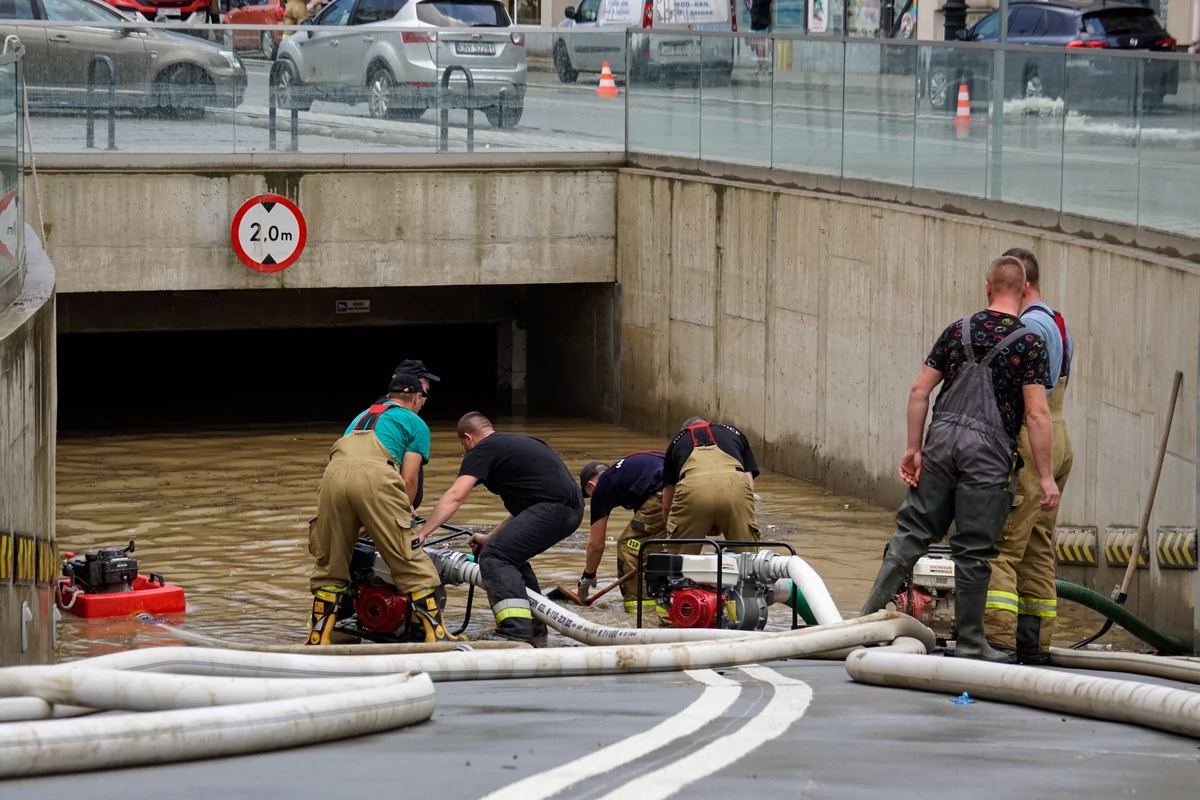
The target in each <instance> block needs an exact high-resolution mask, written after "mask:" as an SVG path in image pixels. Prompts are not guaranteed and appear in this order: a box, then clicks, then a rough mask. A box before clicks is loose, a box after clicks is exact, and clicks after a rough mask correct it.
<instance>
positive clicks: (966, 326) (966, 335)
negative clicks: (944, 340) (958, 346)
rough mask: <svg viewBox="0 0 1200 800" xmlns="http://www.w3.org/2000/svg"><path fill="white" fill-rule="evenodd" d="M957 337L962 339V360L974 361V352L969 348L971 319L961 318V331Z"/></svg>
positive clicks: (967, 317)
mask: <svg viewBox="0 0 1200 800" xmlns="http://www.w3.org/2000/svg"><path fill="white" fill-rule="evenodd" d="M959 336H960V338H961V339H962V346H963V358H967V357H970V359H971V360H972V361H974V360H975V351H974V350H973V349H972V348H971V318H970V317H969V316H966V317H963V320H962V331H961V333H960V334H959Z"/></svg>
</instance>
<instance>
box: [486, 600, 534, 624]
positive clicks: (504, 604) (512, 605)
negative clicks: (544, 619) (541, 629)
mask: <svg viewBox="0 0 1200 800" xmlns="http://www.w3.org/2000/svg"><path fill="white" fill-rule="evenodd" d="M492 614H494V615H495V617H496V624H500V623H501V622H504V620H506V619H510V618H511V619H533V611H531V610H530V608H529V601H528V600H519V599H516V598H514V599H512V600H501V601H500V602H499V603H496V605H494V606H492Z"/></svg>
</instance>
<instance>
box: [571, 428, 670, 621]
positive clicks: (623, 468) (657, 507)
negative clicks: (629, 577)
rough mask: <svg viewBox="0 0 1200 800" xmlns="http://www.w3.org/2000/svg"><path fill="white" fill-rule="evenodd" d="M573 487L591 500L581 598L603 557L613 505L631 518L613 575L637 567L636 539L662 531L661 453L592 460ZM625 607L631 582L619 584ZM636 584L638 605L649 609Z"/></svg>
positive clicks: (632, 601) (632, 606)
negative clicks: (609, 461)
mask: <svg viewBox="0 0 1200 800" xmlns="http://www.w3.org/2000/svg"><path fill="white" fill-rule="evenodd" d="M579 486H580V488H581V489H583V495H584V497H590V498H592V530H591V537H590V538H589V539H588V546H587V562H586V564H585V565H584V569H583V577H581V578H580V579H579V598H580V599H581V600H587V598H588V595H589V594H591V592H592V591H593V590H594V589H595V588H596V570H597V569H599V568H600V559H601V558H603V557H604V542H605V538H606V537H607V535H608V517H609V514H611V513H612V510H613V509H614V508H618V507H619V508H627V509H629V510H630V511H633V512H634V515H633V519H631V520H630V521H629V524H628V525H626V526H625V530H624V531H622V532H621V536H620V538H618V539H617V577H618V578H623V577H625V575H626V574H627V573H630V572H634V571H636V570H637V563H638V552H639V551H640V550H641V549H642V543H643V542H645V541H648V540H650V539H658V538H660V537H662V536H665V535H666V533H667V518H666V517H665V516H663V502H662V488H663V453H661V452H659V451H657V450H647V451H645V452H641V453H634V454H633V455H628V456H625V457H624V458H622V459H621V460H620V461H618V462H617V463H616V464H613V465H612V467H609V466H608V465H607V464H605V463H603V462H600V461H593V462H591V463H590V464H588V465H587V466H585V467H584V468H583V470H582V471H580V473H579ZM621 594H622V595H623V596H624V598H625V611H627V612H628V613H630V614H636V613H637V598H638V589H637V584H636V583H633V582H632V581H626V582H625V583H623V584H621ZM648 597H649V594H647V593H646V589H645V587H644V586H643V587H642V598H643V599H642V604H643V605H644V606H645V609H646V610H649V611H653V610H654V601H653V600H648V599H646V598H648Z"/></svg>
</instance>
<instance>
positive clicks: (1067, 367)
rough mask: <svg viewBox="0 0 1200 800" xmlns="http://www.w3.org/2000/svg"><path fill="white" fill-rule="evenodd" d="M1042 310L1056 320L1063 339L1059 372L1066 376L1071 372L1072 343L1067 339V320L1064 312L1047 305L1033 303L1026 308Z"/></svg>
mask: <svg viewBox="0 0 1200 800" xmlns="http://www.w3.org/2000/svg"><path fill="white" fill-rule="evenodd" d="M1030 311H1040V312H1042V313H1043V314H1045V315H1046V316H1048V317H1050V319H1052V320H1054V325H1055V327H1057V328H1058V336H1059V338H1060V339H1062V346H1063V355H1062V362H1061V363H1060V364H1059V368H1058V373H1059V376H1060V377H1066V376H1068V375H1070V374H1071V345H1070V343H1069V342H1068V341H1067V320H1066V319H1065V318H1064V317H1063V315H1062V314H1060V313H1058V312H1057V311H1049V310H1047V309H1046V307H1045V306H1042V305H1033V306H1030V307H1029V308H1027V309H1025V312H1026V313H1028V312H1030Z"/></svg>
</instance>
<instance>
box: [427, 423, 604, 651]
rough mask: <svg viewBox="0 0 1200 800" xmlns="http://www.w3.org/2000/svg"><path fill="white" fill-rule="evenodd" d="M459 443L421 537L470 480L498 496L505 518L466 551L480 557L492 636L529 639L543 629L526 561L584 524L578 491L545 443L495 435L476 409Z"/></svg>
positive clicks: (448, 512) (442, 518) (467, 490)
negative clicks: (451, 473) (447, 483)
mask: <svg viewBox="0 0 1200 800" xmlns="http://www.w3.org/2000/svg"><path fill="white" fill-rule="evenodd" d="M458 441H459V443H460V444H462V448H463V451H464V452H465V453H466V455H465V456H464V457H463V460H462V466H461V467H460V468H459V471H458V478H457V479H456V480H455V481H454V483H453V485H451V487H450V489H449V490H447V492H446V493H445V494H444V495H442V499H441V500H438V504H437V506H436V507H435V508H434V509H433V512H432V513H431V514H430V515H429V519H428V521H427V522H426V523H425V525H424V526H423V527H422V528H421V541H422V542H424V541H425V532H426V531H432V530H434V529H436V528H437V527H439V526H440V525H442V524H444V523H445V522H447V521H448V520H449V519H450V517H452V516H453V515H454V512H455V511H457V510H458V508H459V506H461V505H462V504H463V502H464V501H465V500H466V499H467V497H469V496H470V494H471V490H472V489H474V488H475V484H477V483H482V484H483V486H484V488H486V489H487V490H488V491H489V492H491V493H492V494H497V495H500V499H501V500H503V501H504V508H505V509H506V510H507V511H508V516H507V517H505V518H504V520H503V521H502V522H501V523H500V524H499V525H497V526H496V527H495V528H493V529H492V531H491V533H477V534H475V535H473V536H472V537H471V540H470V541H471V549H472V550H474V551H475V552H476V553H477V554H478V556H479V570H480V572H481V573H482V575H483V584H484V588H485V589H487V594H488V601H489V602H490V603H491V605H492V613H493V614H494V615H495V616H496V636H497V638H501V639H512V640H515V641H521V642H532V641H533V639H534V637H535V636H537V635H540V633H541V630H544V626H538V625H535V623H534V620H533V611H532V609H531V608H530V606H529V596H528V595H527V594H526V593H525V590H526V589H527V588H528V589H532V590H533V591H535V592H541V587H540V586H539V585H538V580H537V576H536V575H535V574H534V572H533V567H531V566H529V559H531V558H533V557H534V556H536V555H537V554H538V553H542V552H545V551H546V550H548V549H550V547H552V546H554V545H555V544H557V543H558V542H561V541H562V540H563V539H565V538H567V537H568V536H570V535H571V534H572V533H574V532H575V530H576V528H578V527H579V523H580V522H581V521H583V496H582V495H581V494H580V493H579V487H577V486H576V485H575V479H574V478H573V477H571V473H570V472H569V471H568V470H567V466H566V464H564V463H563V462H562V460H561V459H560V458H559V457H558V455H557V454H556V453H555V452H554V451H553V450H551V449H550V446H549V445H547V444H546V443H545V442H543V441H541V440H540V439H534V438H531V437H529V436H516V435H514V434H511V433H499V432H497V431H495V430H493V429H492V423H491V422H489V421H488V418H487V417H485V416H484V415H483V414H480V413H479V412H477V411H472V412H470V413H468V414H466V415H464V416H463V418H462V419H460V420H459V421H458ZM539 628H540V629H541V630H539Z"/></svg>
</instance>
